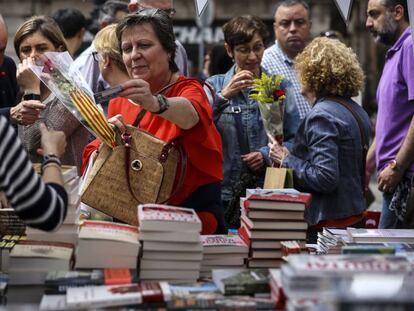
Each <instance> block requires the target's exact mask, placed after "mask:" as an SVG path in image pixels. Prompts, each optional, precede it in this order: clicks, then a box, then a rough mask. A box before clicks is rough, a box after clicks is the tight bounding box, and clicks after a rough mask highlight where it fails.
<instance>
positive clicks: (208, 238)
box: [201, 235, 249, 254]
mask: <svg viewBox="0 0 414 311" xmlns="http://www.w3.org/2000/svg"><path fill="white" fill-rule="evenodd" d="M201 240H202V243H203V253H204V254H209V253H247V252H248V250H249V247H248V246H247V244H246V242H245V241H243V239H242V238H241V237H240V236H239V235H202V236H201Z"/></svg>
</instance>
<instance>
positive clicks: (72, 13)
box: [52, 8, 86, 38]
mask: <svg viewBox="0 0 414 311" xmlns="http://www.w3.org/2000/svg"><path fill="white" fill-rule="evenodd" d="M52 18H53V19H54V20H55V22H56V23H57V24H58V25H59V27H60V30H62V32H63V35H64V36H65V38H73V37H74V36H76V35H77V34H78V33H79V31H81V30H82V28H86V18H85V16H84V15H83V14H82V12H81V11H79V10H77V9H72V8H65V9H59V10H57V11H56V12H55V13H53V14H52Z"/></svg>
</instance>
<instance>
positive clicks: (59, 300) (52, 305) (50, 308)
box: [40, 295, 69, 311]
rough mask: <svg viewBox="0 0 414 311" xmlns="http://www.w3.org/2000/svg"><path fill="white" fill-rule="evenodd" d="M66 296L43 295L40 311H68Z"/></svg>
mask: <svg viewBox="0 0 414 311" xmlns="http://www.w3.org/2000/svg"><path fill="white" fill-rule="evenodd" d="M68 309H69V308H68V305H67V303H66V295H43V297H42V300H41V301H40V311H56V310H68Z"/></svg>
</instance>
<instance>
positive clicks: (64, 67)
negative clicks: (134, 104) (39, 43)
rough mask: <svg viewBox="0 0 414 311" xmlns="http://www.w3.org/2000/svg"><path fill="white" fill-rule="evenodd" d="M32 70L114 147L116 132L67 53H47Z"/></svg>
mask: <svg viewBox="0 0 414 311" xmlns="http://www.w3.org/2000/svg"><path fill="white" fill-rule="evenodd" d="M31 69H32V71H33V72H34V73H35V74H36V76H37V77H38V78H39V79H40V80H41V81H42V82H43V83H44V84H45V85H46V86H47V87H48V88H49V90H50V91H51V92H53V93H54V94H55V96H56V97H57V98H59V100H60V101H61V102H62V103H63V104H64V105H65V106H66V108H67V109H69V111H70V112H71V113H72V114H73V115H74V116H75V117H76V118H77V119H78V120H79V121H80V122H81V124H82V125H84V126H85V127H86V128H87V129H88V130H89V131H90V132H91V133H92V134H94V135H95V136H97V137H99V138H100V139H101V140H102V141H103V142H105V143H106V144H107V145H108V146H110V147H111V148H112V147H115V146H116V141H115V131H114V130H113V128H112V127H111V126H110V125H109V123H108V121H107V120H106V118H105V116H104V114H103V113H102V111H101V110H99V108H98V106H97V105H96V104H95V101H94V97H93V93H92V91H91V89H90V88H89V85H88V84H87V83H86V81H85V80H84V78H83V77H82V75H81V74H80V72H79V71H78V70H77V69H75V68H74V66H73V59H72V57H71V56H70V55H69V53H68V52H63V53H62V52H46V53H45V54H44V55H43V57H42V60H41V61H38V62H37V63H36V65H32V66H31Z"/></svg>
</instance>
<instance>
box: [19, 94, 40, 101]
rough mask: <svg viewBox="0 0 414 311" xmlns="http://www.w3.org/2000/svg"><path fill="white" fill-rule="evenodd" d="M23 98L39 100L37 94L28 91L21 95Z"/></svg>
mask: <svg viewBox="0 0 414 311" xmlns="http://www.w3.org/2000/svg"><path fill="white" fill-rule="evenodd" d="M23 99H24V100H40V95H39V94H34V93H28V94H24V95H23Z"/></svg>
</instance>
